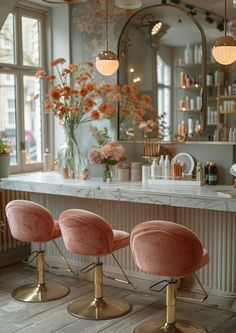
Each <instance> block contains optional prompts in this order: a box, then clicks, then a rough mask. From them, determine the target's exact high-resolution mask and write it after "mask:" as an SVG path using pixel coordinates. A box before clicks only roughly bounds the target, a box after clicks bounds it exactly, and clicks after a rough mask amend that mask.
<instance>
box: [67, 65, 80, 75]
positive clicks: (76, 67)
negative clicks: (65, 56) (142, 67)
mask: <svg viewBox="0 0 236 333" xmlns="http://www.w3.org/2000/svg"><path fill="white" fill-rule="evenodd" d="M67 69H68V71H70V72H71V73H72V72H74V71H76V70H77V69H78V65H75V64H70V65H69V66H68V68H67Z"/></svg>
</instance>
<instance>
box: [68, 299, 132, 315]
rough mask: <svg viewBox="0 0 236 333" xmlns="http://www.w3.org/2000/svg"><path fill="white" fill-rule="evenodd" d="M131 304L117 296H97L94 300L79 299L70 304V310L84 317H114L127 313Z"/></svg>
mask: <svg viewBox="0 0 236 333" xmlns="http://www.w3.org/2000/svg"><path fill="white" fill-rule="evenodd" d="M130 310H131V305H130V304H129V303H128V302H126V301H124V300H122V299H117V298H95V299H94V300H93V301H92V302H91V301H88V300H85V301H81V300H77V301H74V302H72V303H71V304H69V306H68V312H69V313H70V314H72V315H73V316H76V317H79V318H83V319H94V320H102V319H112V318H116V317H120V316H123V315H126V314H127V313H128V312H129V311H130Z"/></svg>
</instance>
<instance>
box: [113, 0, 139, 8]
mask: <svg viewBox="0 0 236 333" xmlns="http://www.w3.org/2000/svg"><path fill="white" fill-rule="evenodd" d="M115 6H116V7H117V8H122V9H137V8H140V7H142V0H115Z"/></svg>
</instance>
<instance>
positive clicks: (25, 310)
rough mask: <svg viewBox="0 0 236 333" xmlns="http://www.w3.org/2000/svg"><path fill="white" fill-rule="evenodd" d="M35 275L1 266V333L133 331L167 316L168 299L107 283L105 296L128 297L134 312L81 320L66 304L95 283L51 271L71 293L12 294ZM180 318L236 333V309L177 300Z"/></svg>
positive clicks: (222, 332)
mask: <svg viewBox="0 0 236 333" xmlns="http://www.w3.org/2000/svg"><path fill="white" fill-rule="evenodd" d="M35 277H36V272H35V269H33V268H30V267H28V266H27V265H23V264H17V265H13V266H8V267H5V268H1V269H0V286H1V288H0V333H13V332H17V333H52V332H58V333H99V332H102V333H121V332H122V333H131V332H133V329H134V327H135V326H137V325H138V324H139V323H141V322H142V321H145V320H148V319H163V318H164V314H165V300H164V298H163V297H160V295H159V294H157V295H156V294H155V295H149V294H143V293H139V292H135V291H133V290H127V289H122V288H116V287H109V286H105V287H104V294H105V295H107V296H108V295H109V296H113V297H115V296H118V297H121V298H124V299H126V300H127V301H129V302H130V303H131V304H132V311H131V312H130V313H129V314H127V315H126V316H123V317H120V318H116V319H111V320H101V321H92V320H83V319H78V318H76V317H74V316H71V315H70V314H69V313H68V312H67V305H68V303H69V302H70V301H71V300H73V299H75V298H77V297H79V298H80V299H88V297H90V296H92V294H93V283H91V282H86V281H81V280H79V279H75V278H72V277H65V276H58V275H54V274H51V273H47V279H50V280H54V281H58V282H63V283H65V284H67V285H68V286H69V287H70V289H71V292H70V294H69V295H67V296H66V297H64V298H62V299H60V300H57V301H52V302H47V303H24V302H19V301H16V300H14V299H13V298H12V297H11V295H10V293H11V291H12V289H13V288H15V287H17V286H20V285H22V284H25V283H31V282H33V281H35ZM117 285H118V286H119V287H120V284H117ZM121 286H122V285H121ZM177 317H178V318H181V319H187V320H192V321H195V322H197V323H199V324H201V325H203V326H204V327H205V328H206V329H207V330H208V332H209V333H236V313H234V312H230V311H225V310H221V309H217V308H213V307H209V306H204V305H199V304H193V303H189V302H180V301H178V303H177ZM189 333H191V332H189Z"/></svg>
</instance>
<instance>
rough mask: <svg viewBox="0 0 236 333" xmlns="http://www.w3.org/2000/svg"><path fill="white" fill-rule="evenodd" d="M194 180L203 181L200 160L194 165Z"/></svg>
mask: <svg viewBox="0 0 236 333" xmlns="http://www.w3.org/2000/svg"><path fill="white" fill-rule="evenodd" d="M196 180H197V181H199V182H201V181H203V167H202V163H200V162H198V163H197V167H196Z"/></svg>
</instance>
